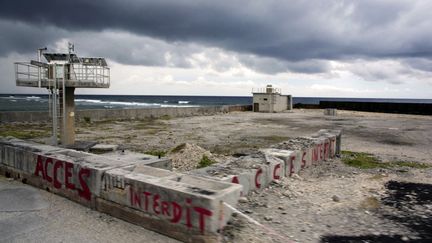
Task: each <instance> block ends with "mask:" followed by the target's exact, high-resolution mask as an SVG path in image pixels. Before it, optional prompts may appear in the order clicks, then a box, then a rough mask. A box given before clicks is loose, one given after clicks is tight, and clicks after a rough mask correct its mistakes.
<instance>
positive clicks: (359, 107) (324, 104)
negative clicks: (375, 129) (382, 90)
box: [319, 101, 432, 115]
mask: <svg viewBox="0 0 432 243" xmlns="http://www.w3.org/2000/svg"><path fill="white" fill-rule="evenodd" d="M319 106H320V108H322V109H325V108H336V109H340V110H354V111H368V112H385V113H400V114H419V115H432V104H427V103H423V104H422V103H390V102H348V101H320V105H319Z"/></svg>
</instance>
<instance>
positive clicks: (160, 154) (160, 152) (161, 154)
mask: <svg viewBox="0 0 432 243" xmlns="http://www.w3.org/2000/svg"><path fill="white" fill-rule="evenodd" d="M144 153H145V154H149V155H153V156H158V157H165V155H166V154H167V151H165V150H148V151H145V152H144Z"/></svg>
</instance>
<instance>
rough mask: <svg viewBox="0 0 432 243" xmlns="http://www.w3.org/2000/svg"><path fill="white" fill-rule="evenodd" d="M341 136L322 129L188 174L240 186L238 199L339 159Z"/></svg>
mask: <svg viewBox="0 0 432 243" xmlns="http://www.w3.org/2000/svg"><path fill="white" fill-rule="evenodd" d="M341 135H342V133H341V131H340V130H326V129H322V130H320V131H318V132H317V133H315V134H312V135H311V136H309V137H304V138H296V139H291V140H288V141H285V142H282V143H279V144H276V145H274V146H272V148H268V149H261V150H260V151H259V152H258V153H256V154H253V155H247V156H243V157H240V158H238V159H237V160H235V161H233V162H230V163H227V164H222V165H214V166H210V167H206V168H202V169H197V170H193V171H191V172H190V173H191V174H194V175H197V176H202V177H205V178H213V179H216V180H220V181H227V182H231V183H237V184H240V185H242V186H243V191H242V192H241V195H247V194H248V193H249V192H251V191H257V190H261V189H263V188H265V187H267V186H268V185H269V184H270V183H271V182H272V181H276V180H280V179H281V178H283V177H289V176H292V175H293V174H297V173H298V172H299V171H300V170H302V169H305V168H307V167H309V166H311V165H313V164H318V163H320V162H321V161H325V160H329V159H332V158H334V157H335V156H338V155H340V152H341V149H340V146H341Z"/></svg>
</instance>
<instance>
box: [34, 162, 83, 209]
mask: <svg viewBox="0 0 432 243" xmlns="http://www.w3.org/2000/svg"><path fill="white" fill-rule="evenodd" d="M75 167H76V164H73V163H70V162H66V161H62V160H58V159H54V158H49V157H44V156H42V155H38V157H37V163H36V168H35V171H34V175H35V176H39V177H42V179H43V180H45V181H46V182H48V183H51V184H52V185H53V187H54V188H56V189H60V188H62V187H63V186H64V188H66V189H67V190H76V191H78V195H79V196H80V197H81V198H84V199H86V200H88V201H90V200H91V192H90V188H89V186H88V185H87V182H86V179H87V178H88V177H90V170H89V169H87V168H79V170H76V169H75ZM75 171H78V173H74V172H75ZM62 172H63V173H62ZM60 175H63V178H61V176H60ZM77 179H78V180H77ZM74 181H78V182H79V185H80V187H81V189H80V188H79V187H78V186H77V185H75V184H74V183H73V182H74Z"/></svg>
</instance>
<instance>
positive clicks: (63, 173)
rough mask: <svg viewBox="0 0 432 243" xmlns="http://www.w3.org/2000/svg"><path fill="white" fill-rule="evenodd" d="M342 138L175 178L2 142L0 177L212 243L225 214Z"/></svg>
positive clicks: (128, 160) (297, 143) (135, 163)
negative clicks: (252, 193) (12, 178)
mask: <svg viewBox="0 0 432 243" xmlns="http://www.w3.org/2000/svg"><path fill="white" fill-rule="evenodd" d="M340 145H341V131H340V130H320V131H318V132H317V133H314V134H312V135H310V136H309V137H303V138H295V139H291V140H288V141H285V142H282V143H279V144H276V145H274V146H272V147H270V148H267V149H261V150H259V151H257V152H256V153H253V154H249V155H246V156H242V157H239V158H236V159H234V160H232V161H229V162H227V163H218V164H215V165H212V166H209V167H206V168H202V169H195V170H192V171H189V172H188V174H185V173H180V172H174V171H171V170H172V164H171V161H170V160H167V159H166V158H158V157H156V156H151V155H144V154H140V153H133V152H130V151H111V152H109V153H106V154H104V155H96V154H91V153H86V152H78V151H75V150H71V149H64V148H60V147H53V146H48V145H41V144H36V143H32V142H26V141H23V140H19V139H15V138H10V137H9V138H0V173H1V174H3V175H6V176H11V177H14V178H17V179H21V180H22V181H23V182H24V183H28V184H31V185H33V186H36V187H39V188H43V189H46V190H49V191H51V192H53V193H56V194H59V195H61V196H64V197H66V198H68V199H71V200H73V201H75V202H78V203H81V204H82V205H85V206H87V207H90V208H93V209H95V210H98V211H101V212H104V213H107V214H110V215H112V216H115V217H118V218H121V219H124V220H126V221H128V222H131V223H134V224H137V225H141V226H144V227H146V228H148V229H151V230H154V231H157V232H159V233H162V234H165V235H168V236H170V237H173V238H176V239H179V240H182V241H185V242H216V241H217V239H218V236H219V231H220V229H222V228H223V227H224V226H225V225H226V224H227V222H228V221H229V220H230V218H231V215H232V211H231V209H230V207H228V206H226V204H228V205H231V206H234V207H235V206H236V205H237V203H238V201H239V199H240V201H242V202H244V201H245V197H244V196H245V195H247V194H248V193H250V192H251V191H257V190H262V189H264V188H266V187H267V186H268V185H269V184H270V183H271V182H273V181H276V182H277V181H279V180H281V179H282V178H284V177H289V176H293V175H296V174H297V173H298V172H299V171H300V170H302V169H305V168H307V167H309V166H311V165H312V164H317V163H319V162H321V161H324V160H329V159H332V158H334V157H335V156H337V155H339V154H340Z"/></svg>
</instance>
